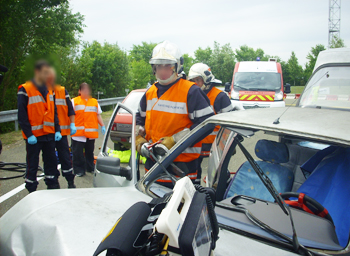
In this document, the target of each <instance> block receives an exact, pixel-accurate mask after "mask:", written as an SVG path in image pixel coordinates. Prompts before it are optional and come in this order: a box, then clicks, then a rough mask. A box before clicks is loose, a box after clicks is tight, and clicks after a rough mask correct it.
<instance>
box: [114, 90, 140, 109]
mask: <svg viewBox="0 0 350 256" xmlns="http://www.w3.org/2000/svg"><path fill="white" fill-rule="evenodd" d="M144 94H145V92H131V93H130V94H129V95H128V97H127V98H126V99H125V101H124V102H123V104H124V105H125V106H127V107H129V108H131V109H132V110H133V111H135V112H136V111H137V109H138V107H139V104H140V100H141V98H142V96H143V95H144ZM119 113H123V114H127V113H128V112H127V111H126V110H125V109H121V110H119Z"/></svg>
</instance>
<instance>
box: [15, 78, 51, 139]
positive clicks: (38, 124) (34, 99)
mask: <svg viewBox="0 0 350 256" xmlns="http://www.w3.org/2000/svg"><path fill="white" fill-rule="evenodd" d="M21 87H24V89H25V90H26V93H27V95H28V105H27V113H28V119H29V123H30V125H31V127H32V133H33V135H34V136H35V137H40V136H43V135H47V134H50V133H55V103H54V101H53V93H52V91H51V90H49V92H48V94H47V95H46V101H45V99H44V98H43V96H42V95H41V93H40V92H39V90H38V89H37V88H36V87H35V85H34V84H33V83H32V82H31V81H28V82H26V83H25V84H22V85H21V86H19V87H18V89H20V88H21ZM18 93H24V92H18ZM22 136H23V138H24V139H27V136H26V135H25V134H24V132H23V131H22Z"/></svg>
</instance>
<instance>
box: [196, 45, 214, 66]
mask: <svg viewBox="0 0 350 256" xmlns="http://www.w3.org/2000/svg"><path fill="white" fill-rule="evenodd" d="M212 53H213V51H212V50H211V48H210V47H207V48H205V49H202V48H201V47H199V48H198V49H197V50H196V51H195V52H194V56H195V63H198V62H202V63H205V64H207V65H208V66H209V67H210V66H211V64H212V63H211V55H212Z"/></svg>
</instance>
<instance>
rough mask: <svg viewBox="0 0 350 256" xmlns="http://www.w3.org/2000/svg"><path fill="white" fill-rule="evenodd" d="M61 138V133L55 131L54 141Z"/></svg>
mask: <svg viewBox="0 0 350 256" xmlns="http://www.w3.org/2000/svg"><path fill="white" fill-rule="evenodd" d="M61 139H62V135H61V133H60V132H56V133H55V141H60V140H61Z"/></svg>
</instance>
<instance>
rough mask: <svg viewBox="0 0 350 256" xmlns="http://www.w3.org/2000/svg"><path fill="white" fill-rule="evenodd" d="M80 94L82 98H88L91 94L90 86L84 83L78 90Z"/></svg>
mask: <svg viewBox="0 0 350 256" xmlns="http://www.w3.org/2000/svg"><path fill="white" fill-rule="evenodd" d="M79 93H80V96H81V97H82V98H84V99H88V98H90V96H91V89H90V86H88V85H84V86H83V87H82V88H81V89H80V90H79Z"/></svg>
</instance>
